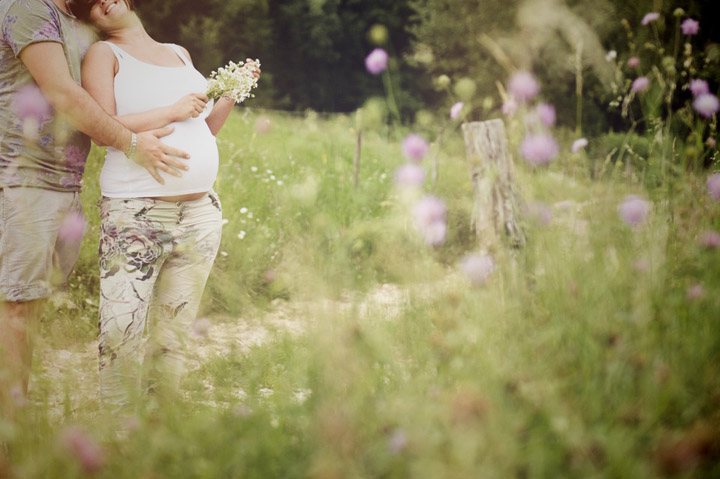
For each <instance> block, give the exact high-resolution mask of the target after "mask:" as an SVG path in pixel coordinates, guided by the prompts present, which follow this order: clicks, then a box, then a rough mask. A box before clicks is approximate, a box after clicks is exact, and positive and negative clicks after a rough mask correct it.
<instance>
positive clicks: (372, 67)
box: [365, 48, 388, 75]
mask: <svg viewBox="0 0 720 479" xmlns="http://www.w3.org/2000/svg"><path fill="white" fill-rule="evenodd" d="M387 62H388V54H387V52H385V50H383V49H382V48H376V49H375V50H373V51H371V52H370V54H369V55H368V56H367V58H365V68H367V70H368V71H369V72H370V73H372V74H373V75H379V74H380V73H382V72H384V71H385V70H386V69H387Z"/></svg>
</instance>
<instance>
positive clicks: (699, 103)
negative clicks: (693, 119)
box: [693, 93, 720, 118]
mask: <svg viewBox="0 0 720 479" xmlns="http://www.w3.org/2000/svg"><path fill="white" fill-rule="evenodd" d="M693 108H695V111H696V112H698V113H700V115H701V116H704V117H705V118H712V116H713V115H714V114H715V113H717V112H718V110H719V109H720V102H718V98H717V97H716V96H715V95H713V94H711V93H703V94H702V95H699V96H698V97H697V98H695V101H694V102H693Z"/></svg>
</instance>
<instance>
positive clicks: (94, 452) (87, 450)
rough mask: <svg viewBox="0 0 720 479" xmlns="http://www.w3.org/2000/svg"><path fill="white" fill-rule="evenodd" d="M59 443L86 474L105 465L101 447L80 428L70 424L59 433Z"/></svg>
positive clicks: (92, 472)
mask: <svg viewBox="0 0 720 479" xmlns="http://www.w3.org/2000/svg"><path fill="white" fill-rule="evenodd" d="M60 445H61V446H62V448H63V449H64V450H65V451H66V452H67V453H68V454H70V455H71V456H72V457H73V458H74V459H75V460H76V461H77V462H78V463H79V465H80V467H81V468H82V469H83V470H84V471H85V472H86V473H88V474H94V473H96V472H97V471H99V470H100V469H101V468H102V467H103V466H104V465H105V452H104V451H103V449H102V448H101V447H100V446H99V445H98V444H97V443H96V442H95V441H94V440H93V439H92V438H91V437H90V436H88V435H87V433H85V432H84V431H82V430H81V429H79V428H77V427H74V426H71V427H68V428H66V429H65V430H64V431H63V432H62V434H61V435H60Z"/></svg>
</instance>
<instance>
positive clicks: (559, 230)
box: [0, 112, 720, 479]
mask: <svg viewBox="0 0 720 479" xmlns="http://www.w3.org/2000/svg"><path fill="white" fill-rule="evenodd" d="M268 124H269V129H267V131H264V130H265V129H266V127H267V126H268ZM352 128H353V122H352V121H351V119H350V118H348V117H332V118H318V117H316V116H308V117H305V118H289V117H283V116H279V115H269V116H265V115H260V114H254V113H251V112H243V113H241V112H237V113H236V114H234V115H233V116H232V117H231V121H230V123H229V124H228V125H227V127H226V129H225V130H224V131H223V133H222V134H221V137H220V139H219V146H220V151H221V158H222V161H221V163H222V165H221V171H220V175H219V179H218V182H217V185H216V189H217V190H218V192H219V194H220V197H221V200H222V202H223V206H224V217H225V218H226V219H227V220H228V222H227V224H226V225H225V230H224V235H223V243H222V246H221V250H222V253H221V255H220V256H219V257H218V260H217V263H216V267H215V270H214V273H213V276H212V278H211V280H210V283H209V285H208V288H207V291H206V294H205V298H204V304H203V315H206V316H208V317H209V318H210V319H211V321H212V324H213V326H212V328H211V335H210V337H209V338H205V339H203V338H193V340H192V341H191V346H194V347H198V348H200V347H204V346H203V344H205V346H207V343H208V342H210V341H211V340H213V341H217V342H218V344H219V343H220V342H221V343H222V344H223V346H222V347H219V348H217V349H215V350H213V348H207V347H205V350H204V351H205V352H204V353H203V354H204V355H203V356H202V357H201V358H200V359H199V360H197V361H196V362H194V363H193V366H194V367H193V369H192V370H191V371H190V372H189V374H188V376H187V378H186V380H185V381H184V384H183V389H184V394H183V396H182V397H179V398H172V399H165V400H163V399H162V398H159V399H153V400H152V401H150V400H148V401H146V403H152V407H149V406H148V404H145V407H143V408H142V412H140V413H139V415H138V418H136V420H135V421H134V422H133V425H132V427H127V429H129V431H130V432H128V433H127V435H126V436H127V437H124V436H123V437H117V435H116V434H114V432H113V428H114V423H113V421H112V418H109V417H107V415H105V414H104V413H103V412H101V411H100V410H99V407H98V404H97V400H96V396H95V393H94V391H93V390H92V388H89V392H88V393H86V394H85V395H84V396H83V395H82V394H81V395H80V396H79V397H78V394H74V393H77V391H78V390H81V389H82V388H83V382H84V383H87V382H88V381H89V382H92V381H93V379H92V377H90V378H88V377H87V375H86V376H81V375H80V372H81V371H80V369H83V368H84V370H85V371H91V372H92V371H94V368H95V363H94V359H92V361H93V362H92V364H89V365H88V364H84V365H82V366H81V367H78V370H71V371H64V372H63V374H62V376H59V375H58V374H57V373H55V376H52V375H49V373H48V371H49V370H50V369H51V368H50V367H49V366H52V361H53V360H59V359H62V358H60V356H59V355H58V354H57V353H58V351H59V350H68V351H71V352H72V351H79V350H81V349H83V348H85V349H84V350H86V351H87V347H88V344H90V349H89V351H90V352H91V351H92V341H93V340H94V334H95V323H96V319H95V318H96V313H97V311H96V308H97V277H96V272H95V261H96V260H95V248H96V244H97V208H96V207H95V202H96V200H97V195H98V192H97V186H96V185H95V183H94V181H93V180H94V179H95V178H97V172H98V167H99V161H98V160H97V159H95V160H94V161H91V166H90V170H89V172H88V175H87V177H86V178H87V179H86V184H87V189H86V191H85V192H84V200H85V205H86V215H87V217H88V218H89V220H90V221H91V225H90V226H89V228H88V232H87V234H86V237H85V243H84V249H83V253H82V258H81V261H80V264H79V266H78V271H77V274H76V275H75V276H74V279H73V282H72V284H71V288H70V291H69V296H68V298H66V299H67V301H66V302H65V303H64V304H57V305H56V307H55V308H54V309H53V311H52V314H50V313H49V314H48V315H47V316H46V318H45V320H44V321H43V324H42V331H41V335H40V340H39V342H40V344H39V346H38V354H39V355H40V356H42V357H43V358H44V359H43V360H40V361H36V369H37V371H36V374H35V376H34V379H33V381H34V383H33V387H32V393H31V398H30V400H31V402H30V404H29V405H27V406H26V408H25V410H24V412H23V415H22V417H20V418H19V419H18V422H17V423H16V424H2V425H1V427H0V440H4V441H6V442H7V443H8V445H9V451H10V462H9V463H7V464H0V477H3V473H5V474H6V475H8V476H9V477H15V476H16V477H23V478H25V477H27V478H35V477H37V478H40V477H47V478H63V479H65V478H73V477H85V476H87V475H88V474H89V472H88V470H89V469H88V468H87V464H85V469H83V462H82V461H78V460H77V458H76V456H74V455H73V454H72V453H69V452H68V448H67V440H66V439H65V440H63V437H65V436H63V434H64V433H66V432H67V427H68V426H69V425H72V426H74V427H77V428H80V429H81V430H83V431H85V432H86V434H87V435H88V437H89V438H92V439H94V440H95V441H97V443H99V444H100V446H101V448H102V451H103V452H102V458H103V460H102V461H101V462H102V463H103V464H104V465H103V466H102V467H99V468H98V469H97V470H96V471H94V472H93V473H92V474H93V477H107V478H165V477H173V478H175V477H177V478H181V477H182V478H185V477H187V478H220V477H223V478H225V477H228V478H240V477H242V478H276V477H277V478H294V477H311V478H321V479H331V478H338V479H340V478H376V477H378V478H379V477H384V478H406V477H414V478H428V479H430V478H432V479H436V478H466V477H467V478H470V477H472V478H475V477H488V478H558V477H570V478H584V479H585V478H595V477H597V478H600V477H603V478H605V477H613V478H614V477H617V478H636V477H637V478H640V477H648V478H650V477H661V476H663V475H675V476H676V477H697V478H713V477H720V465H719V464H720V460H719V459H720V295H718V292H719V291H720V273H719V272H720V251H719V250H718V249H712V248H707V247H704V246H702V245H701V244H699V242H698V238H699V236H700V235H701V234H702V232H703V231H705V230H709V229H714V230H717V229H720V203H717V202H714V201H713V200H712V199H711V198H710V197H709V196H708V195H707V194H706V192H705V179H704V178H703V177H694V176H687V177H683V178H681V179H680V180H679V181H678V182H677V183H676V184H675V185H674V190H673V191H674V192H673V194H672V196H671V197H669V196H668V195H667V194H666V193H667V192H666V191H663V190H653V191H644V190H643V188H642V186H641V185H640V184H639V183H638V182H637V181H636V180H633V178H632V175H630V176H625V175H624V169H622V168H619V169H618V171H617V172H615V173H612V172H611V173H610V174H608V175H607V177H606V178H604V179H602V180H599V181H595V182H591V181H590V180H589V172H590V171H592V169H593V168H592V164H591V163H592V160H591V159H587V158H585V157H583V156H581V155H573V156H571V155H570V154H567V155H565V156H563V157H562V158H561V159H560V160H559V161H557V162H556V163H555V164H553V165H552V166H551V168H550V169H549V170H541V171H535V172H532V171H529V170H527V169H526V168H525V167H524V166H523V165H520V164H518V172H517V173H518V183H519V185H520V189H521V191H522V194H523V196H524V197H525V199H526V200H527V201H529V202H532V201H542V202H545V203H547V204H548V205H551V208H552V212H553V220H552V221H551V222H550V224H548V225H545V226H543V225H542V224H539V223H536V222H533V221H528V223H527V228H528V233H529V239H530V240H529V244H528V247H527V248H526V249H525V250H523V251H521V252H518V253H517V255H516V256H515V257H514V259H510V258H497V260H498V269H497V271H496V272H495V273H494V275H493V276H492V277H491V280H490V281H489V282H488V284H487V285H486V286H485V287H484V288H483V289H474V288H472V287H471V286H470V284H469V283H468V282H467V281H466V280H465V279H464V278H463V277H462V276H461V275H460V274H459V273H458V272H457V271H456V264H457V261H458V260H459V258H460V257H461V256H462V255H463V254H464V253H466V252H468V251H472V249H473V245H474V243H473V238H472V234H471V232H470V227H469V215H470V211H471V208H472V201H471V200H472V198H471V195H472V192H471V188H470V183H469V179H468V173H467V166H466V164H465V161H464V151H463V147H462V142H461V139H460V138H459V134H455V137H454V138H453V139H451V140H447V139H446V141H445V143H444V147H443V151H442V152H441V154H440V161H441V171H440V180H439V184H438V187H437V190H436V191H432V192H433V193H434V194H437V195H438V196H440V197H442V198H444V199H445V200H446V201H447V203H448V209H449V225H448V226H449V228H448V230H449V234H448V241H447V242H446V244H445V245H444V246H442V247H440V248H438V249H435V250H432V249H428V248H427V247H425V246H424V245H423V244H422V242H421V240H420V239H419V237H418V235H417V234H416V232H415V231H414V228H413V225H412V223H411V222H410V220H409V219H408V216H407V214H406V210H407V204H408V203H409V202H411V200H412V199H411V198H406V197H405V196H403V195H400V194H398V193H396V192H395V190H394V187H393V172H394V170H395V168H396V167H397V166H399V165H400V164H401V163H402V162H403V159H402V158H401V153H400V147H399V142H398V141H396V140H393V139H392V138H388V135H387V133H383V132H369V133H366V134H365V136H364V138H363V145H364V150H363V164H362V168H361V174H360V187H359V188H358V190H354V189H353V187H352V158H353V152H354V141H355V136H354V132H353V130H352ZM426 166H427V165H426ZM621 169H622V170H623V171H620V170H621ZM426 190H427V191H431V190H432V188H431V187H430V186H426ZM628 193H633V194H639V195H643V196H646V197H652V198H653V199H654V200H655V202H654V207H653V212H652V214H651V216H650V219H649V221H648V222H647V223H646V224H645V225H642V226H641V227H638V228H636V229H634V230H631V229H630V228H628V227H627V226H626V225H625V224H623V223H622V222H621V220H620V219H619V217H618V214H617V206H618V204H619V202H620V201H621V200H622V198H623V197H624V196H625V195H626V194H628ZM668 198H671V199H672V201H671V202H670V201H668ZM383 284H385V285H386V286H384V287H381V285H383ZM388 284H390V285H393V286H387V285H388ZM278 319H281V320H282V321H279V320H278ZM238 324H241V325H243V327H240V328H239V327H238ZM290 325H291V326H292V327H290ZM258 331H262V333H263V334H262V335H260V336H258V337H257V341H254V342H253V341H250V340H249V339H248V338H249V337H250V336H253V335H254V334H255V335H257V332H258ZM213 334H215V336H213ZM233 335H236V336H233ZM228 336H229V337H228ZM246 336H247V337H246ZM48 351H49V353H48ZM86 357H92V356H91V355H90V354H86ZM53 358H54V359H53ZM196 359H197V358H196ZM60 377H61V378H62V380H58V378H60ZM58 396H59V397H60V398H61V400H60V401H59V403H58V402H57V401H56V400H55V399H53V398H57V397H58ZM58 404H59V406H58ZM71 449H72V448H71ZM96 452H98V451H96ZM98 453H99V452H98ZM11 471H12V472H11ZM13 474H14V476H13Z"/></svg>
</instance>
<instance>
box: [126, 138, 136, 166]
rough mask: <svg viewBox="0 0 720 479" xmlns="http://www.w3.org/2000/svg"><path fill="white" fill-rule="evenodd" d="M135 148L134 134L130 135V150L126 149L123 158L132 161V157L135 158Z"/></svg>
mask: <svg viewBox="0 0 720 479" xmlns="http://www.w3.org/2000/svg"><path fill="white" fill-rule="evenodd" d="M136 148H137V135H136V134H135V133H131V134H130V148H128V151H127V152H126V153H125V156H127V157H128V159H130V160H132V159H133V156H135V149H136Z"/></svg>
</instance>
